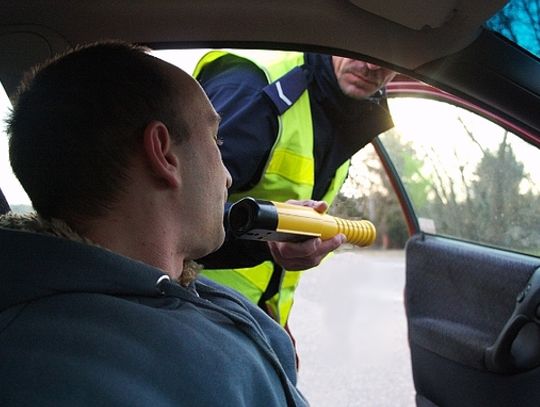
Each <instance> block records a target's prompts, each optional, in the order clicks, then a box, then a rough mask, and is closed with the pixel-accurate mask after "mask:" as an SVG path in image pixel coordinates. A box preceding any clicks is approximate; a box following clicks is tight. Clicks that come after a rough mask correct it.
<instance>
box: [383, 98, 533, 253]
mask: <svg viewBox="0 0 540 407" xmlns="http://www.w3.org/2000/svg"><path fill="white" fill-rule="evenodd" d="M389 106H390V110H391V112H392V117H393V119H394V122H395V123H396V127H395V128H394V129H393V130H391V131H389V132H387V133H385V134H383V135H382V136H381V137H380V139H381V140H382V142H383V144H384V146H385V147H386V149H387V151H388V153H389V155H390V156H391V158H392V160H393V162H394V165H395V166H396V169H397V172H398V174H399V176H400V178H401V180H402V182H403V184H404V186H405V189H406V190H407V193H408V195H409V197H410V199H411V202H412V204H413V207H414V211H415V213H416V216H417V217H418V220H419V226H420V229H421V230H422V231H424V232H426V233H432V234H439V235H445V236H450V237H456V238H459V239H463V240H468V241H473V242H479V243H483V244H486V245H490V246H495V247H500V248H506V249H510V250H513V251H518V252H522V253H529V254H533V255H537V256H538V255H540V206H539V205H538V200H539V198H540V196H539V195H540V166H539V165H538V160H539V159H540V154H539V150H538V148H536V147H535V146H533V145H531V144H528V143H527V142H525V141H523V140H522V139H520V138H519V137H517V136H516V135H515V134H513V133H512V132H510V131H508V130H506V129H505V128H503V127H501V126H499V125H497V124H495V123H493V122H491V121H489V120H487V119H485V118H483V117H481V116H479V115H478V114H475V113H472V112H470V111H468V110H465V109H463V108H460V107H457V106H454V105H451V104H448V103H444V102H440V101H435V100H429V99H420V98H410V97H396V98H391V99H390V100H389Z"/></svg>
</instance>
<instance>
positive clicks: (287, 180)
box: [194, 51, 350, 325]
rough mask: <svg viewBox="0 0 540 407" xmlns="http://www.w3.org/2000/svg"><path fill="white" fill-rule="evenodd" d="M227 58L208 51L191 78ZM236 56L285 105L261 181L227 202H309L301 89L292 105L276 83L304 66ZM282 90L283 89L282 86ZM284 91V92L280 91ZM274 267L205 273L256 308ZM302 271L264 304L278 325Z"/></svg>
mask: <svg viewBox="0 0 540 407" xmlns="http://www.w3.org/2000/svg"><path fill="white" fill-rule="evenodd" d="M227 54H229V53H228V52H225V51H211V52H209V53H207V54H206V55H204V56H203V57H202V58H201V60H200V61H199V63H198V64H197V66H196V68H195V71H194V76H195V77H196V78H197V77H198V76H199V75H200V73H201V72H202V70H203V69H204V66H205V65H207V64H209V63H210V62H212V61H215V60H217V59H218V58H221V57H223V56H225V55H227ZM234 55H237V56H241V57H243V58H246V59H248V60H249V61H251V62H253V63H255V64H256V65H257V66H258V67H259V68H260V69H261V70H262V71H263V72H264V73H265V75H266V77H267V80H268V83H269V84H270V85H271V86H274V87H275V88H276V91H277V93H278V94H279V97H280V98H282V99H283V100H284V103H285V104H286V105H287V106H286V107H285V109H286V110H284V111H283V113H282V114H281V115H279V116H278V135H277V139H276V142H275V143H274V146H273V148H272V151H271V152H270V156H269V159H268V162H267V163H266V167H265V169H264V171H263V175H262V177H261V180H260V181H259V183H258V184H257V185H255V186H254V187H253V188H252V189H251V190H249V191H242V192H240V193H235V194H232V195H231V196H229V201H231V202H236V201H237V200H239V199H241V198H244V197H246V196H251V197H254V198H257V199H265V200H272V201H278V202H285V201H286V200H288V199H298V200H303V199H311V196H312V193H313V187H314V183H315V163H314V156H313V142H314V137H313V122H312V117H311V108H310V101H309V95H308V91H307V89H304V90H303V91H302V93H301V94H300V96H298V97H297V98H295V100H290V99H289V97H288V95H287V87H286V86H285V85H286V83H285V80H284V79H283V84H282V83H281V82H280V79H282V78H284V75H286V74H288V73H290V72H291V70H293V69H294V68H296V67H299V66H301V65H303V64H304V56H303V54H302V53H298V52H273V51H269V52H267V51H265V52H264V53H261V52H251V53H249V57H248V56H246V55H247V54H245V53H242V54H241V55H239V54H238V53H237V52H236V51H235V52H234ZM282 85H283V86H282ZM284 86H285V88H284ZM349 165H350V161H347V162H345V163H344V164H342V165H341V166H340V167H339V168H338V170H337V171H336V173H335V175H334V178H333V180H332V182H331V184H330V186H329V188H328V190H327V191H326V193H325V195H324V197H323V200H325V201H326V202H328V204H330V203H332V201H333V200H334V198H335V197H336V195H337V194H338V192H339V190H340V188H341V186H342V185H343V182H344V181H345V178H346V177H347V172H348V169H349ZM273 272H274V265H273V263H272V262H271V261H266V262H263V263H261V264H259V265H258V266H255V267H250V268H240V269H226V270H225V269H219V270H217V269H205V270H203V272H202V275H204V276H205V277H207V278H210V279H211V280H214V281H216V282H218V283H220V284H223V285H226V286H228V287H231V288H233V289H235V290H237V291H239V292H240V293H242V294H243V295H244V296H246V297H247V298H248V299H250V300H251V301H252V302H253V303H255V304H258V303H259V300H260V299H261V296H262V295H263V293H264V292H265V290H266V288H267V286H268V283H269V281H270V278H271V277H272V273H273ZM301 274H302V272H301V271H284V275H283V279H282V281H281V285H280V289H279V292H278V293H277V294H275V295H274V296H273V297H272V298H270V299H269V300H267V301H266V305H267V307H268V309H269V311H270V312H271V313H272V316H273V317H274V319H276V321H278V322H279V323H280V324H281V325H285V324H286V322H287V320H288V317H289V314H290V311H291V308H292V305H293V301H294V292H295V290H296V287H297V286H298V282H299V280H300V277H301Z"/></svg>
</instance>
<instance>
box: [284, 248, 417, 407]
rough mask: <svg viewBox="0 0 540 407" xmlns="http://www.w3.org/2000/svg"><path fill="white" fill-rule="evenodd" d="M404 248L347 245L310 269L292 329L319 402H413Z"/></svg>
mask: <svg viewBox="0 0 540 407" xmlns="http://www.w3.org/2000/svg"><path fill="white" fill-rule="evenodd" d="M404 261H405V260H404V253H403V251H374V250H365V249H358V250H354V251H343V252H339V253H337V254H335V255H334V256H333V257H332V258H330V259H328V260H326V261H325V262H324V263H323V264H322V265H320V266H319V267H317V268H315V269H312V270H309V271H307V272H305V273H304V276H303V278H302V280H301V283H300V286H299V288H298V291H297V295H296V300H295V305H294V308H293V311H292V315H291V319H290V327H291V331H292V332H293V334H294V336H295V337H296V340H297V349H298V352H299V355H300V372H299V387H300V389H301V390H302V392H303V393H304V394H305V395H306V397H307V398H308V400H309V401H310V403H311V405H312V407H329V406H332V407H353V406H354V407H355V406H370V407H371V406H374V407H380V406H381V407H382V406H392V407H412V406H415V403H414V386H413V381H412V373H411V363H410V354H409V348H408V345H407V326H406V318H405V311H404V307H403V288H404V284H405V263H404Z"/></svg>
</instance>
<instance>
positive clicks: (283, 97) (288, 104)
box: [276, 81, 292, 106]
mask: <svg viewBox="0 0 540 407" xmlns="http://www.w3.org/2000/svg"><path fill="white" fill-rule="evenodd" d="M276 88H277V93H278V96H279V98H280V99H281V100H283V101H284V102H285V104H286V105H287V106H290V105H292V102H291V100H290V99H289V98H288V97H287V96H285V94H284V93H283V89H281V83H280V82H279V81H277V82H276Z"/></svg>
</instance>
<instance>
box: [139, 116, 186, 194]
mask: <svg viewBox="0 0 540 407" xmlns="http://www.w3.org/2000/svg"><path fill="white" fill-rule="evenodd" d="M172 147H173V141H172V139H171V135H170V133H169V130H168V129H167V126H165V124H163V123H162V122H159V121H153V122H151V123H150V124H148V125H147V126H146V128H145V129H144V153H145V155H146V159H147V160H148V163H149V165H150V168H151V169H152V170H153V172H154V175H155V176H156V177H158V178H159V179H161V180H162V181H163V182H165V183H166V185H168V186H171V187H177V186H179V185H180V175H179V172H178V164H179V163H178V157H177V156H176V154H175V153H174V151H173V148H172Z"/></svg>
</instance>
